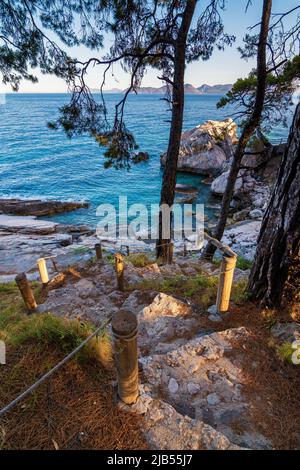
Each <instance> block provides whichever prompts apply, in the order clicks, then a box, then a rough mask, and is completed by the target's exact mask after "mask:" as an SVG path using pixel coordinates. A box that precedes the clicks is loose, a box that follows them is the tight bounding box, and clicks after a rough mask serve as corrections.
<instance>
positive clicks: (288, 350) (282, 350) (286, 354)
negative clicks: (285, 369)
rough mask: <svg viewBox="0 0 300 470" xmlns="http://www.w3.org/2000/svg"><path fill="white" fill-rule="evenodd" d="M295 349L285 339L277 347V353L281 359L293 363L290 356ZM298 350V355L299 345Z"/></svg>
mask: <svg viewBox="0 0 300 470" xmlns="http://www.w3.org/2000/svg"><path fill="white" fill-rule="evenodd" d="M296 350H297V349H296V348H295V347H293V344H292V343H289V342H288V341H286V342H285V343H283V344H282V345H281V346H278V348H277V354H278V356H279V358H280V359H281V360H282V361H285V362H288V363H289V364H294V362H293V360H292V356H293V354H294V353H295V351H296ZM298 351H299V355H300V347H299V346H298Z"/></svg>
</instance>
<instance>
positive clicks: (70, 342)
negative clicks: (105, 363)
mask: <svg viewBox="0 0 300 470" xmlns="http://www.w3.org/2000/svg"><path fill="white" fill-rule="evenodd" d="M91 331H92V327H91V326H90V325H88V324H86V323H82V322H80V321H79V320H67V319H65V318H60V317H56V316H54V315H52V314H50V313H46V314H42V315H41V314H33V315H29V316H23V318H19V321H17V322H13V323H10V324H7V325H6V328H5V333H6V335H7V341H8V342H9V343H10V344H12V345H14V346H17V345H20V344H24V343H26V342H30V341H32V342H34V343H35V342H36V343H39V344H42V345H56V346H59V347H60V348H61V349H62V350H64V351H66V352H68V351H71V350H72V349H74V348H76V346H78V345H79V344H80V343H81V342H82V341H83V339H84V338H86V337H87V336H88V334H90V333H91Z"/></svg>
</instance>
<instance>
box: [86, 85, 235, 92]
mask: <svg viewBox="0 0 300 470" xmlns="http://www.w3.org/2000/svg"><path fill="white" fill-rule="evenodd" d="M231 88H232V85H231V84H225V85H206V84H204V85H201V86H199V87H198V88H196V87H194V86H193V85H191V84H190V83H186V84H185V85H184V89H185V93H186V94H187V95H225V94H226V93H227V92H228V91H230V90H231ZM92 92H94V93H99V90H94V89H92ZM125 92H126V90H121V89H119V88H113V89H112V90H106V91H104V93H125ZM165 92H166V86H161V87H159V88H155V87H141V88H139V90H138V93H139V94H143V95H164V94H165Z"/></svg>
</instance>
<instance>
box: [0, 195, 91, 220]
mask: <svg viewBox="0 0 300 470" xmlns="http://www.w3.org/2000/svg"><path fill="white" fill-rule="evenodd" d="M88 206H89V204H88V203H87V202H70V201H66V202H63V201H42V200H40V199H3V198H2V199H0V214H1V213H2V214H14V215H34V216H42V215H51V214H57V213H59V212H69V211H73V210H75V209H80V208H83V207H88Z"/></svg>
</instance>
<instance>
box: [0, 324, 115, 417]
mask: <svg viewBox="0 0 300 470" xmlns="http://www.w3.org/2000/svg"><path fill="white" fill-rule="evenodd" d="M111 319H112V316H110V317H109V318H108V319H107V320H106V321H105V322H103V323H102V324H101V325H100V326H99V327H98V328H97V329H96V330H95V331H94V332H93V333H92V334H91V335H90V336H88V337H87V338H86V339H85V340H84V341H83V342H82V343H81V344H79V346H77V347H76V348H75V349H73V351H71V352H70V353H69V354H68V355H67V356H66V357H64V358H63V359H62V360H61V361H59V362H58V363H57V364H56V365H55V366H54V367H52V369H50V370H49V371H48V372H47V373H46V374H44V375H43V376H42V377H40V378H39V379H38V380H37V381H36V382H35V383H34V384H32V385H31V386H30V387H29V388H28V389H27V390H25V391H24V392H22V393H21V394H20V395H19V396H18V397H16V398H15V399H14V400H13V401H11V402H10V403H9V404H8V405H6V406H5V407H4V408H2V409H1V410H0V416H3V415H4V414H5V413H7V412H8V411H10V410H11V409H12V408H13V407H14V406H16V405H17V403H19V401H21V400H23V399H24V398H26V397H27V396H28V395H30V393H32V392H33V391H34V390H35V389H36V388H37V387H39V385H41V384H42V383H43V382H45V381H46V380H47V379H48V378H49V377H50V376H51V375H52V374H54V372H56V371H57V370H58V369H60V367H62V366H63V365H64V364H65V363H66V362H67V361H69V360H70V359H71V358H72V357H73V356H75V354H77V353H78V352H79V351H80V350H81V349H82V348H83V346H85V345H86V344H87V343H88V342H89V341H90V340H91V339H92V338H94V336H96V335H97V334H98V333H99V332H100V331H101V330H104V328H106V326H107V325H108V324H109V323H110V322H111Z"/></svg>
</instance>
